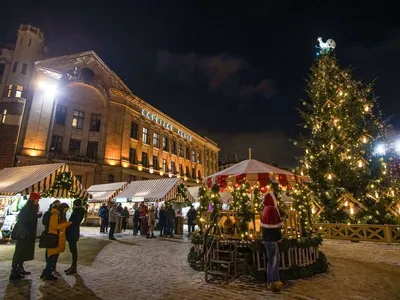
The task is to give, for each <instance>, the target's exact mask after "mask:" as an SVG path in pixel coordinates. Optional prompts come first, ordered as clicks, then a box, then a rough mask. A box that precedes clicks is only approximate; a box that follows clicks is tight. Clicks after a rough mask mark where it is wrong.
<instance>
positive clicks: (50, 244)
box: [39, 231, 58, 249]
mask: <svg viewBox="0 0 400 300" xmlns="http://www.w3.org/2000/svg"><path fill="white" fill-rule="evenodd" d="M57 247H58V234H55V233H48V232H46V231H43V233H42V235H41V236H40V238H39V248H47V249H53V248H57Z"/></svg>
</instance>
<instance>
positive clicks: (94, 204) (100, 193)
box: [86, 182, 128, 226]
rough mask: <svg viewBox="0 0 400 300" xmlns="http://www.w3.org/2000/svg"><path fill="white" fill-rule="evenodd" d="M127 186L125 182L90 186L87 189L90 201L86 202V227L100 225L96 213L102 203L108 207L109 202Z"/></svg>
mask: <svg viewBox="0 0 400 300" xmlns="http://www.w3.org/2000/svg"><path fill="white" fill-rule="evenodd" d="M127 186H128V183H127V182H114V183H106V184H96V185H92V186H90V187H89V188H88V189H87V191H88V193H89V195H90V196H91V199H90V200H89V201H88V203H89V205H88V214H87V218H86V225H93V226H98V225H99V224H100V217H99V216H98V211H99V209H100V207H101V205H103V203H107V205H109V203H110V201H112V199H114V197H115V196H117V195H118V194H119V193H121V192H122V191H123V190H124V189H125V188H126V187H127Z"/></svg>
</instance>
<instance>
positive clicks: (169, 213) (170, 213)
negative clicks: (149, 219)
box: [165, 205, 175, 237]
mask: <svg viewBox="0 0 400 300" xmlns="http://www.w3.org/2000/svg"><path fill="white" fill-rule="evenodd" d="M174 221H175V210H174V209H173V208H172V205H168V208H167V210H166V226H167V232H166V233H165V234H166V235H169V236H170V237H173V236H174V232H173V230H174Z"/></svg>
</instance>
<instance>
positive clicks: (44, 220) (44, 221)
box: [42, 200, 61, 271]
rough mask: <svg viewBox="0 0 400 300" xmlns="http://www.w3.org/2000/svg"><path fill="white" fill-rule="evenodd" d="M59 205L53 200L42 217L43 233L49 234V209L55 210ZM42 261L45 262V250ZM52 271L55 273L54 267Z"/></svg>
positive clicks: (58, 201) (58, 202)
mask: <svg viewBox="0 0 400 300" xmlns="http://www.w3.org/2000/svg"><path fill="white" fill-rule="evenodd" d="M60 204H61V202H60V200H54V201H53V203H52V204H50V206H49V210H48V211H46V212H45V213H44V215H43V218H42V224H43V226H44V232H46V233H47V232H49V223H50V215H51V209H52V208H53V207H54V208H57V207H58V206H59V205H60ZM44 261H47V249H46V251H45V252H44ZM53 271H55V266H54V267H53Z"/></svg>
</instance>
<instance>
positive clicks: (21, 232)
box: [10, 192, 86, 281]
mask: <svg viewBox="0 0 400 300" xmlns="http://www.w3.org/2000/svg"><path fill="white" fill-rule="evenodd" d="M40 198H41V196H40V194H39V193H34V192H33V193H31V194H30V196H29V200H28V201H27V203H26V204H25V206H24V207H23V208H22V209H21V211H20V213H19V215H18V219H17V223H16V224H15V226H14V228H13V232H12V239H13V240H16V244H15V250H14V255H13V259H12V269H11V274H10V280H20V279H23V278H24V277H25V276H27V275H30V274H31V272H29V271H26V270H25V268H24V262H26V261H30V260H33V259H34V258H35V241H36V230H37V221H38V219H39V218H40V217H42V213H41V212H39V201H40ZM68 210H69V205H68V204H67V203H60V201H58V200H56V201H54V202H53V203H52V204H51V205H50V207H49V210H48V211H47V212H46V213H45V214H44V215H43V218H42V222H43V225H44V227H45V229H44V232H43V234H42V236H49V237H51V238H52V239H54V238H55V239H56V243H55V244H54V246H55V247H53V246H52V247H48V248H46V252H45V267H44V269H43V272H42V274H41V275H40V278H41V279H43V280H45V281H47V280H57V279H58V278H57V277H56V276H54V272H55V271H56V268H57V261H58V257H59V255H60V254H61V253H63V252H64V251H65V247H66V243H67V242H68V244H69V249H70V252H71V254H72V262H71V267H70V268H68V269H66V270H65V273H66V274H67V275H73V274H76V273H77V262H78V248H77V242H78V240H79V236H80V225H81V223H82V220H83V218H84V216H85V213H86V210H85V208H84V207H82V202H81V201H80V200H75V201H74V202H73V209H72V214H71V216H70V218H69V220H67V217H66V213H67V211H68Z"/></svg>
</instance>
